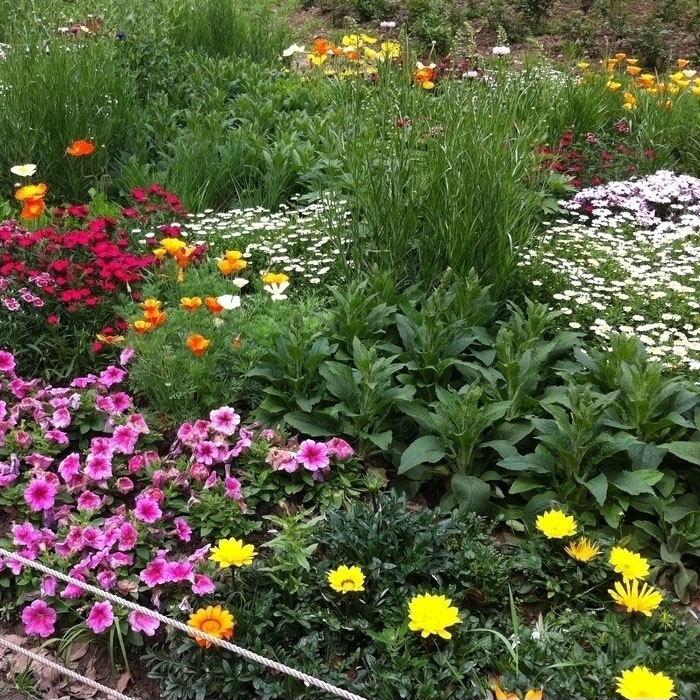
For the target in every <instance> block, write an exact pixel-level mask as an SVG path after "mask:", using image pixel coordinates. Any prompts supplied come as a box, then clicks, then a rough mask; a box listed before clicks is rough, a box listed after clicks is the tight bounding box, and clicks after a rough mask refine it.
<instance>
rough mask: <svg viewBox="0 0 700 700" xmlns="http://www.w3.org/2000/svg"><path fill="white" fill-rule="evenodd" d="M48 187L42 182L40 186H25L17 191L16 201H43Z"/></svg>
mask: <svg viewBox="0 0 700 700" xmlns="http://www.w3.org/2000/svg"><path fill="white" fill-rule="evenodd" d="M47 189H48V187H47V186H46V185H45V184H44V183H43V182H40V183H39V184H38V185H25V186H24V187H19V188H17V189H16V190H15V199H16V200H17V201H18V202H26V201H27V200H28V199H43V198H44V197H45V196H46V190H47Z"/></svg>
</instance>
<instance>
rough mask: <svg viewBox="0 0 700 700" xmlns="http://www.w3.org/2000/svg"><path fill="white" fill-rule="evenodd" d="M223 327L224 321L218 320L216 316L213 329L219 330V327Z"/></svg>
mask: <svg viewBox="0 0 700 700" xmlns="http://www.w3.org/2000/svg"><path fill="white" fill-rule="evenodd" d="M223 325H224V319H223V318H219V317H218V316H217V317H216V318H215V319H214V327H215V328H221V326H223Z"/></svg>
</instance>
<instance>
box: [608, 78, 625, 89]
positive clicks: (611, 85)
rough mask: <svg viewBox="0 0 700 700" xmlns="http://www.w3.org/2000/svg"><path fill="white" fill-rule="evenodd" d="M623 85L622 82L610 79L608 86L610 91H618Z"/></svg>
mask: <svg viewBox="0 0 700 700" xmlns="http://www.w3.org/2000/svg"><path fill="white" fill-rule="evenodd" d="M621 87H622V83H616V82H615V81H614V80H608V84H607V88H608V90H610V92H616V91H617V90H619V89H620V88H621Z"/></svg>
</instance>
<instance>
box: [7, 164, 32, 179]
mask: <svg viewBox="0 0 700 700" xmlns="http://www.w3.org/2000/svg"><path fill="white" fill-rule="evenodd" d="M10 172H11V173H12V174H13V175H17V177H31V176H32V175H34V173H35V172H36V165H34V163H27V164H26V165H13V166H12V167H11V168H10Z"/></svg>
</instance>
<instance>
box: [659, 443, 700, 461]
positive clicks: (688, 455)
mask: <svg viewBox="0 0 700 700" xmlns="http://www.w3.org/2000/svg"><path fill="white" fill-rule="evenodd" d="M660 447H664V448H665V449H667V450H668V451H669V452H670V453H671V454H672V455H676V457H680V458H681V459H683V460H685V461H686V462H690V463H691V464H700V442H681V441H677V442H667V443H665V444H663V445H660Z"/></svg>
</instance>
